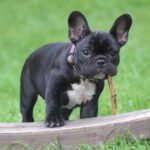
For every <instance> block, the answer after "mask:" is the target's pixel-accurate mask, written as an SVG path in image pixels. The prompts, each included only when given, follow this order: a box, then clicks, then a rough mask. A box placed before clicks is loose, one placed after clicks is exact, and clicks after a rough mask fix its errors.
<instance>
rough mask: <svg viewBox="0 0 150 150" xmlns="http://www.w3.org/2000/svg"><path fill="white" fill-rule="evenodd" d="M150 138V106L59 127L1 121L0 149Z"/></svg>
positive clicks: (71, 146)
mask: <svg viewBox="0 0 150 150" xmlns="http://www.w3.org/2000/svg"><path fill="white" fill-rule="evenodd" d="M126 132H128V133H129V135H130V137H132V138H134V137H136V138H139V139H149V138H150V109H147V110H141V111H135V112H130V113H124V114H120V115H118V114H117V115H113V116H106V117H97V118H91V119H82V120H77V121H67V122H66V125H65V126H63V127H60V128H52V129H51V128H46V127H45V126H44V124H43V123H0V149H3V148H8V149H9V150H11V149H14V150H17V149H18V150H19V149H22V148H24V149H29V147H32V148H39V147H44V146H46V145H50V144H53V145H54V144H55V143H59V145H60V146H61V149H67V150H74V149H76V148H77V146H78V145H80V144H90V145H97V144H100V143H101V142H107V141H110V140H112V139H113V138H114V137H115V136H116V135H119V136H121V135H124V134H125V133H126Z"/></svg>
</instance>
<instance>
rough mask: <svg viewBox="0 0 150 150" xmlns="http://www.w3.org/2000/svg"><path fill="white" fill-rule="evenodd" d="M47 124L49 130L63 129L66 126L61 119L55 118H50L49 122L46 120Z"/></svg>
mask: <svg viewBox="0 0 150 150" xmlns="http://www.w3.org/2000/svg"><path fill="white" fill-rule="evenodd" d="M45 124H46V126H47V127H49V128H54V127H61V126H63V125H64V120H63V119H62V118H59V117H53V118H50V119H49V120H46V123H45Z"/></svg>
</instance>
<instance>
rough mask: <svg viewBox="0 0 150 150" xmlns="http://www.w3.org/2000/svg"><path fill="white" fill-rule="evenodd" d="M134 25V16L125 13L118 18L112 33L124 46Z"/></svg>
mask: <svg viewBox="0 0 150 150" xmlns="http://www.w3.org/2000/svg"><path fill="white" fill-rule="evenodd" d="M131 25H132V18H131V16H130V15H129V14H123V15H121V16H120V17H118V18H117V19H116V21H115V22H114V24H113V26H112V28H111V29H110V34H111V35H112V36H113V37H114V38H116V40H117V41H118V43H119V45H120V46H123V45H124V44H125V43H126V42H127V41H128V33H129V30H130V27H131Z"/></svg>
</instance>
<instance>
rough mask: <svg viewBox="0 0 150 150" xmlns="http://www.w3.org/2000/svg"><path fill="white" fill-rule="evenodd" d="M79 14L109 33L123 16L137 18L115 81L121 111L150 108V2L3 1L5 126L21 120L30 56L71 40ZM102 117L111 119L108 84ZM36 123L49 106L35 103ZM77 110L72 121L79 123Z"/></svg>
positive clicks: (0, 51)
mask: <svg viewBox="0 0 150 150" xmlns="http://www.w3.org/2000/svg"><path fill="white" fill-rule="evenodd" d="M73 10H79V11H81V12H82V13H83V14H85V16H86V17H87V19H88V22H89V25H90V27H91V29H100V30H104V31H109V29H110V27H111V25H112V23H113V21H114V20H115V19H116V18H117V17H118V16H119V15H121V14H122V13H129V14H130V15H131V16H132V17H133V25H132V27H131V31H130V34H129V41H128V43H127V45H126V46H125V47H123V48H122V50H121V54H120V55H121V62H120V65H119V70H118V75H117V76H116V77H114V84H115V88H116V93H117V104H118V111H119V113H122V112H128V111H134V110H139V109H145V108H149V107H150V96H149V94H150V88H149V87H150V77H149V75H150V69H149V68H150V54H149V53H150V52H149V51H150V38H149V33H150V25H149V24H150V14H149V10H150V1H149V0H141V1H140V0H125V1H121V0H107V1H102V0H92V1H91V0H86V1H81V0H76V1H75V0H74V1H72V0H69V1H65V0H26V1H25V0H0V14H1V15H0V122H20V121H21V115H20V111H19V86H20V85H19V80H20V73H21V69H22V66H23V64H24V61H25V59H26V57H27V56H28V55H29V54H30V53H31V52H33V51H34V50H35V49H37V48H39V47H41V46H42V45H44V44H47V43H51V42H59V41H61V42H63V41H64V42H66V41H69V40H68V28H67V19H68V15H69V14H70V12H71V11H73ZM99 108H100V109H99V115H101V116H105V115H111V103H110V93H109V89H108V86H107V82H106V86H105V89H104V92H103V94H102V96H101V98H100V101H99ZM34 115H35V120H36V121H43V120H44V117H45V106H44V102H43V101H42V100H41V99H40V100H39V101H38V103H37V105H36V108H35V111H34ZM78 116H79V110H78V109H76V110H75V111H74V112H73V114H72V116H71V119H78Z"/></svg>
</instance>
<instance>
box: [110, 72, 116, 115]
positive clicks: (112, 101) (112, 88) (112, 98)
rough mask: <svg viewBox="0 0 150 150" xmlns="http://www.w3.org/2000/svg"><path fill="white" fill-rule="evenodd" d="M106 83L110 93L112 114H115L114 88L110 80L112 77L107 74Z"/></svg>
mask: <svg viewBox="0 0 150 150" xmlns="http://www.w3.org/2000/svg"><path fill="white" fill-rule="evenodd" d="M108 85H109V90H110V93H111V105H112V114H113V115H115V114H116V113H117V105H116V93H115V88H114V85H113V82H112V77H111V76H110V75H108Z"/></svg>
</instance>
